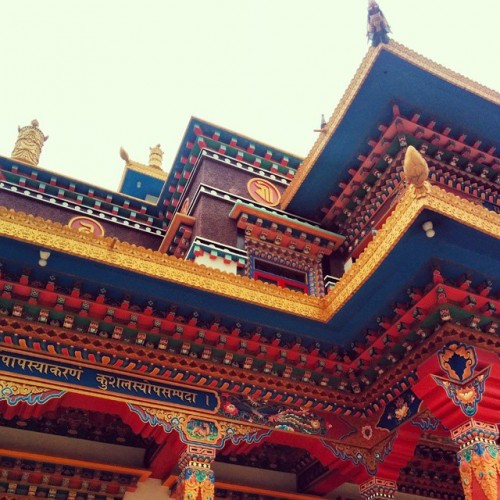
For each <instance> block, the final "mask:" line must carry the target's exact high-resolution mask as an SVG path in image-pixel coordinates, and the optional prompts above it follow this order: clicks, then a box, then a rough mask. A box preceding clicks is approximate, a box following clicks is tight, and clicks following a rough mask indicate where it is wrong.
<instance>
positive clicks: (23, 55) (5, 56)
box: [0, 0, 500, 190]
mask: <svg viewBox="0 0 500 500" xmlns="http://www.w3.org/2000/svg"><path fill="white" fill-rule="evenodd" d="M379 4H380V7H381V8H382V10H383V11H384V14H385V16H386V18H387V19H388V21H389V23H390V25H391V27H392V31H393V33H392V37H393V38H394V39H395V40H397V41H398V42H400V43H402V44H404V45H406V46H407V47H409V48H411V49H413V50H415V51H417V52H419V53H421V54H423V55H425V56H426V57H428V58H430V59H433V60H434V61H436V62H439V63H441V64H443V65H444V66H447V67H449V68H451V69H453V70H455V71H457V72H459V73H462V74H463V75H465V76H468V77H469V78H472V79H474V80H476V81H478V82H480V83H482V84H484V85H486V86H488V87H491V88H493V89H496V90H498V89H499V87H500V73H499V69H498V57H499V54H500V42H499V21H498V20H499V19H500V1H499V0H475V1H474V2H468V1H465V0H418V1H413V0H412V1H410V0H380V2H379ZM366 8H367V1H366V0H300V1H299V0H231V1H229V0H212V1H209V0H177V1H174V0H157V1H155V0H141V1H138V0H137V1H126V0H80V1H72V0H45V1H43V2H41V1H39V0H23V1H10V2H7V1H4V2H2V5H1V7H0V12H1V13H2V20H3V22H2V29H1V31H0V36H1V38H2V41H1V52H0V54H1V57H0V61H2V66H3V71H2V73H3V74H2V81H1V84H0V89H1V94H0V99H1V101H2V106H1V113H0V154H1V155H3V156H10V153H11V151H12V148H13V146H14V143H15V140H16V137H17V126H18V125H27V124H29V122H30V121H31V120H32V119H33V118H37V119H38V120H39V122H40V128H41V129H42V131H43V132H44V133H45V134H46V135H49V136H50V138H49V140H48V141H47V142H46V144H45V147H44V150H43V152H42V156H41V160H40V165H41V166H42V167H44V168H47V169H49V170H54V171H57V172H61V173H64V174H66V175H68V176H71V177H76V178H79V179H82V180H85V181H88V182H91V183H92V184H97V185H100V186H103V187H107V188H109V189H112V190H116V189H117V187H118V183H119V180H120V178H121V172H122V169H123V161H122V160H121V159H120V157H119V155H118V150H119V148H120V146H123V147H124V148H125V149H126V150H127V151H128V153H129V155H130V157H131V158H132V159H134V160H137V161H140V162H144V163H145V162H147V158H148V153H149V147H150V146H153V145H155V144H157V143H160V144H161V145H162V147H163V149H164V150H165V156H164V167H165V168H166V169H168V168H169V167H170V165H171V163H172V161H173V158H174V156H175V154H176V152H177V149H178V148H179V145H180V140H181V138H182V135H183V133H184V130H185V128H186V125H187V123H188V120H189V118H190V116H192V115H194V116H197V117H199V118H202V119H205V120H208V121H211V122H214V123H216V124H218V125H221V126H222V127H225V128H229V129H232V130H234V131H235V132H238V133H241V134H244V135H248V136H250V137H253V138H255V139H256V140H261V141H263V142H266V143H268V144H271V145H273V146H275V147H277V148H281V149H284V150H287V151H289V152H291V153H295V154H297V155H300V156H305V155H306V154H307V153H308V151H309V149H310V148H311V147H312V145H313V143H314V140H315V138H316V135H315V133H314V132H313V129H314V128H317V127H318V126H319V122H320V116H321V113H324V114H325V115H326V117H327V118H328V117H329V116H330V115H331V113H332V112H333V110H334V108H335V106H336V104H337V102H338V101H339V99H340V98H341V96H342V94H343V92H344V90H345V89H346V87H347V85H348V83H349V81H350V79H351V78H352V76H353V75H354V72H355V70H356V69H357V67H358V66H359V64H360V62H361V60H362V58H363V56H364V54H365V52H366V50H367V49H368V44H367V40H366Z"/></svg>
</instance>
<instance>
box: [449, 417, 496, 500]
mask: <svg viewBox="0 0 500 500" xmlns="http://www.w3.org/2000/svg"><path fill="white" fill-rule="evenodd" d="M451 437H452V439H453V441H455V442H456V443H457V444H458V445H459V446H460V451H459V452H458V454H457V456H458V465H459V469H460V477H461V479H462V486H463V488H464V493H465V498H466V499H467V500H469V499H470V500H472V499H474V500H481V499H488V500H497V499H498V493H499V492H500V488H499V482H500V453H499V447H498V445H497V443H496V441H497V439H498V437H499V432H498V426H497V425H496V424H489V423H485V422H479V421H477V420H474V419H470V420H469V421H468V422H466V423H465V424H462V425H460V426H458V427H457V428H455V429H453V430H452V431H451Z"/></svg>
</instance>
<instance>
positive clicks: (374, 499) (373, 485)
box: [359, 476, 398, 500]
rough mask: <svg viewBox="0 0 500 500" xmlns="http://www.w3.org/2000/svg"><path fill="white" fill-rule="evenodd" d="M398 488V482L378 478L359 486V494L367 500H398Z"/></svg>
mask: <svg viewBox="0 0 500 500" xmlns="http://www.w3.org/2000/svg"><path fill="white" fill-rule="evenodd" d="M397 489H398V487H397V484H396V481H392V480H391V479H384V478H381V477H378V476H375V477H372V478H371V479H369V480H368V481H366V482H364V483H363V484H360V485H359V492H360V494H361V496H362V497H363V498H364V499H365V500H386V499H388V498H396V497H395V496H394V495H395V494H396V491H397Z"/></svg>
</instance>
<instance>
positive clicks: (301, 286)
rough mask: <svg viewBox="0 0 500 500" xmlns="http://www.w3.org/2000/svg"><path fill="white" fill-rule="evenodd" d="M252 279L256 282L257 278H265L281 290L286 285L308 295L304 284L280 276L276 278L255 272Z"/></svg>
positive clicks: (269, 274)
mask: <svg viewBox="0 0 500 500" xmlns="http://www.w3.org/2000/svg"><path fill="white" fill-rule="evenodd" d="M253 277H254V279H256V280H258V279H259V278H265V279H267V280H269V281H272V282H273V283H276V285H278V286H279V287H281V288H285V287H286V285H290V286H293V287H294V288H299V289H301V290H302V291H303V292H304V293H307V294H308V293H309V287H308V286H307V285H306V284H305V283H300V282H299V281H293V280H289V279H286V278H283V277H281V276H276V275H275V274H271V273H266V272H263V271H258V270H255V271H254V273H253Z"/></svg>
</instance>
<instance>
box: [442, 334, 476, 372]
mask: <svg viewBox="0 0 500 500" xmlns="http://www.w3.org/2000/svg"><path fill="white" fill-rule="evenodd" d="M438 360H439V366H440V368H441V369H442V370H443V371H444V372H445V373H446V375H448V377H449V378H450V380H454V381H457V382H465V381H467V380H469V379H470V378H472V377H473V375H474V369H475V368H476V365H477V356H476V351H475V350H474V347H472V346H468V345H465V344H461V343H458V342H453V343H451V344H448V345H447V346H445V347H443V348H442V349H441V350H440V351H439V352H438Z"/></svg>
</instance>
